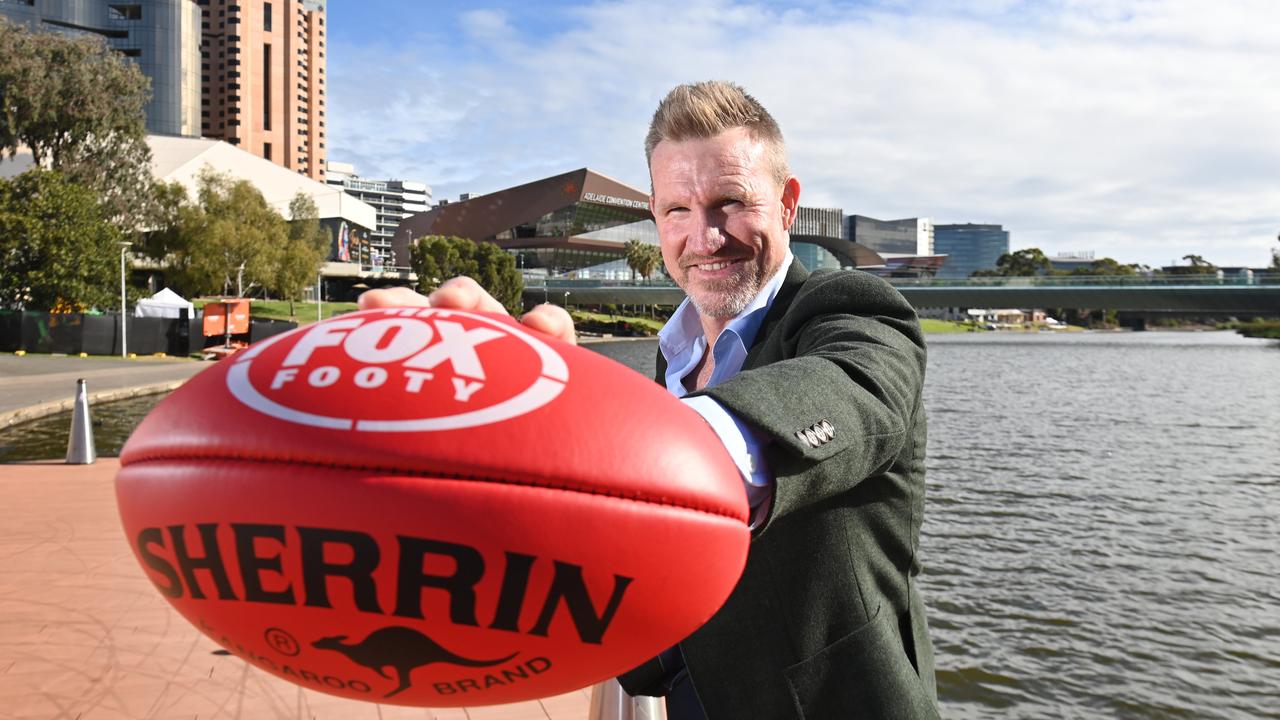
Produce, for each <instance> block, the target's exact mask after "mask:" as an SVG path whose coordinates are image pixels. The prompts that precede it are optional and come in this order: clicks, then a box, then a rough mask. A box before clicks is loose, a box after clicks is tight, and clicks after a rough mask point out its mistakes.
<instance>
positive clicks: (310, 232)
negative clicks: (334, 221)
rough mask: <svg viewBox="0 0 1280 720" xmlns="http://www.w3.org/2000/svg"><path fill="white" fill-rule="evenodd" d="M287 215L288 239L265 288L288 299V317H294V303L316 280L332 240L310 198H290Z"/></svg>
mask: <svg viewBox="0 0 1280 720" xmlns="http://www.w3.org/2000/svg"><path fill="white" fill-rule="evenodd" d="M289 216H290V218H291V220H290V221H289V231H288V237H287V238H286V240H285V243H284V244H283V245H282V246H280V247H279V248H278V250H277V252H276V257H275V262H274V265H275V268H274V269H275V272H274V274H273V277H272V279H271V282H270V283H269V284H268V287H269V288H270V289H271V291H272V292H274V293H276V294H277V295H280V296H281V297H284V298H287V299H288V300H289V314H290V315H293V314H294V313H293V301H294V300H296V299H297V298H298V297H299V296H300V295H302V289H303V288H305V287H306V286H307V285H309V284H310V283H311V281H312V280H314V279H315V277H316V273H318V272H319V271H320V266H321V265H323V264H324V260H325V258H326V257H328V256H329V246H330V244H331V241H330V239H329V233H328V231H326V230H325V229H324V228H323V227H321V226H320V213H319V211H318V210H317V209H316V203H315V201H314V200H312V199H311V197H310V196H309V195H306V194H304V193H302V192H299V193H298V194H297V195H294V196H293V200H291V201H290V202H289Z"/></svg>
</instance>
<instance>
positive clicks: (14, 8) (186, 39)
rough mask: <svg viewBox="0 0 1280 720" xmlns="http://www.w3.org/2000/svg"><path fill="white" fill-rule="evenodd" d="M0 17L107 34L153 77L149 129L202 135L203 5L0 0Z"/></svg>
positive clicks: (168, 0) (40, 28)
mask: <svg viewBox="0 0 1280 720" xmlns="http://www.w3.org/2000/svg"><path fill="white" fill-rule="evenodd" d="M0 17H3V18H4V19H5V20H8V21H9V22H12V23H15V24H21V25H26V26H27V27H28V28H30V29H31V30H34V31H36V32H56V33H61V34H64V35H70V36H90V37H99V38H102V39H104V40H105V41H106V43H107V45H108V46H109V47H111V49H113V50H115V51H116V52H118V53H120V54H121V55H123V56H125V57H126V58H128V59H129V60H130V61H132V62H133V63H135V64H136V65H137V66H138V69H140V70H141V71H142V74H143V75H146V76H147V77H148V78H150V79H151V100H150V101H149V102H148V103H147V104H146V108H145V109H146V114H147V132H148V133H151V134H157V135H181V136H184V137H199V136H200V7H199V6H198V5H196V4H195V2H193V1H192V0H132V1H131V2H104V0H0Z"/></svg>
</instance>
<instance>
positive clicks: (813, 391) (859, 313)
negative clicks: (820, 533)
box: [703, 271, 925, 532]
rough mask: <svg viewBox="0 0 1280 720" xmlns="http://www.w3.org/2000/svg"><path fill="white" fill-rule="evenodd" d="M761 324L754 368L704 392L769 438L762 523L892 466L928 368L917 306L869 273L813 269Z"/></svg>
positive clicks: (909, 431) (912, 419) (910, 425)
mask: <svg viewBox="0 0 1280 720" xmlns="http://www.w3.org/2000/svg"><path fill="white" fill-rule="evenodd" d="M765 329H767V331H768V332H767V335H766V336H765V337H764V338H762V339H760V340H759V343H762V344H761V345H760V347H759V348H758V353H759V355H758V357H757V358H755V359H754V360H753V359H752V358H751V357H749V358H748V364H747V367H748V368H749V369H745V370H743V371H742V372H740V373H739V374H738V375H736V376H734V377H733V378H730V379H729V380H727V381H725V382H724V383H721V384H719V385H717V386H715V387H713V388H708V389H706V390H705V391H703V392H705V394H707V395H709V396H711V397H712V398H714V399H715V400H717V401H718V402H720V403H721V404H722V405H724V406H725V407H726V408H728V409H729V410H730V411H732V412H733V413H735V414H736V415H737V416H738V417H740V418H742V419H743V420H745V421H747V422H748V423H750V424H751V425H752V426H754V427H755V428H757V429H759V430H760V431H761V432H762V433H763V434H764V435H765V436H767V437H768V438H769V439H770V440H771V442H770V444H769V445H768V446H767V448H766V457H767V459H768V462H769V465H770V467H771V468H772V470H773V472H774V477H775V481H776V490H775V494H774V500H773V508H772V511H771V513H770V517H769V520H768V521H767V523H766V525H765V526H764V527H762V528H760V529H759V532H764V531H765V530H766V529H767V526H768V524H771V523H772V522H773V520H774V519H776V518H778V517H781V516H783V515H786V514H787V513H789V512H792V511H794V510H795V509H796V508H799V507H803V506H805V505H809V504H814V503H820V502H822V501H823V500H826V499H828V498H830V497H832V496H834V495H837V494H840V493H842V492H845V491H847V490H849V489H850V488H852V487H853V486H855V485H857V484H858V483H859V482H861V481H862V480H863V479H865V478H867V477H870V476H872V475H875V474H877V473H881V472H885V471H886V470H887V469H889V468H890V467H891V466H892V465H893V463H894V462H895V459H896V458H897V457H898V455H899V453H901V452H902V450H903V448H904V446H905V445H906V444H907V443H908V442H909V441H910V439H911V436H912V434H913V433H914V432H915V423H916V422H917V417H916V416H917V414H918V413H919V407H920V402H919V401H920V395H921V392H922V389H923V385H924V370H925V344H924V337H923V335H922V333H921V331H920V326H919V322H918V321H917V319H916V314H915V311H914V310H913V309H912V308H911V306H910V304H908V303H907V301H906V300H905V299H903V297H902V296H901V295H900V294H899V293H898V292H897V291H896V290H894V289H893V288H892V287H891V286H890V285H889V284H888V283H886V282H884V281H883V280H880V279H879V278H876V277H874V276H872V275H869V274H866V273H860V272H849V271H841V272H832V273H815V274H814V275H813V276H812V277H811V278H810V280H809V281H808V282H807V283H806V284H805V286H804V288H802V289H801V291H800V292H799V293H798V294H797V296H796V298H795V299H794V300H793V301H792V303H791V306H790V307H789V308H788V309H787V310H786V312H785V313H784V314H783V316H782V318H781V320H780V321H779V322H778V323H777V324H776V325H775V326H773V327H770V328H765ZM762 330H763V329H762ZM920 421H923V419H922V418H920Z"/></svg>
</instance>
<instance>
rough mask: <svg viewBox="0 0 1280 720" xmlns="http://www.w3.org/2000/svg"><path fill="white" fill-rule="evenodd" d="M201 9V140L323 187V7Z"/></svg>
mask: <svg viewBox="0 0 1280 720" xmlns="http://www.w3.org/2000/svg"><path fill="white" fill-rule="evenodd" d="M197 2H198V4H199V5H200V9H201V18H200V28H201V32H202V39H203V40H202V43H201V46H200V56H201V65H200V86H201V97H200V104H201V109H200V115H201V118H200V119H201V125H200V127H201V134H203V135H204V136H205V137H210V138H218V139H220V140H225V141H227V142H229V143H231V144H232V145H236V146H238V147H239V148H241V149H242V150H246V151H248V152H251V153H253V154H254V155H257V156H258V157H261V158H266V159H267V160H270V161H272V162H274V163H276V164H278V165H283V166H284V167H287V168H289V169H290V170H295V171H297V172H299V173H301V174H303V175H306V176H308V177H310V178H312V179H314V180H319V181H322V182H323V181H324V165H325V155H326V153H325V122H324V120H325V77H324V76H325V73H324V68H325V59H324V58H325V32H324V17H325V0H197Z"/></svg>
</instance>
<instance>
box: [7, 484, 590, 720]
mask: <svg viewBox="0 0 1280 720" xmlns="http://www.w3.org/2000/svg"><path fill="white" fill-rule="evenodd" d="M118 468H119V465H118V463H117V461H116V460H114V459H102V460H99V461H98V462H97V463H95V464H93V465H75V466H73V465H63V464H60V463H52V462H49V463H20V464H8V465H2V464H0V508H4V512H3V513H0V717H4V718H12V720H51V719H53V718H65V719H66V720H153V719H154V720H168V719H169V718H174V719H178V718H181V719H182V720H214V719H216V718H241V719H247V720H258V719H260V718H263V719H270V720H293V719H296V720H325V719H326V718H333V719H334V720H363V719H364V718H369V719H370V720H375V719H376V720H398V719H401V718H406V719H407V718H414V719H415V720H432V719H435V720H464V719H465V720H586V718H587V715H588V705H589V703H590V695H589V692H588V691H587V690H578V691H574V692H571V693H568V694H565V695H559V696H556V697H552V698H547V699H543V700H538V701H533V702H525V703H518V704H514V705H500V706H493V707H484V708H450V709H436V710H428V709H423V708H405V707H399V706H395V705H376V704H373V703H365V702H360V701H356V700H346V699H342V698H337V697H333V696H330V695H325V694H323V693H319V692H315V691H312V690H307V689H304V688H301V687H299V686H297V685H293V684H292V683H289V682H287V681H285V680H281V679H278V678H276V677H275V676H273V675H270V674H268V673H265V672H262V671H260V670H258V669H256V668H254V667H252V666H250V665H249V664H247V663H245V662H243V661H241V660H240V659H238V658H236V657H234V656H229V655H219V654H215V651H216V650H220V647H219V646H218V645H217V644H216V643H215V642H213V641H212V640H210V639H208V638H207V637H205V636H204V635H202V634H201V633H200V632H199V631H197V630H196V629H195V628H194V627H193V626H191V625H190V624H189V623H187V621H186V620H184V619H183V618H182V617H181V616H179V615H178V614H177V612H175V611H174V610H173V609H172V608H171V607H170V606H169V605H168V603H167V602H165V600H164V598H163V597H161V595H160V593H159V592H157V591H156V589H155V588H154V587H153V586H152V585H151V583H150V582H148V581H147V579H146V577H145V576H144V575H143V572H142V570H141V568H139V566H138V563H137V561H136V560H135V559H134V557H133V554H132V552H131V551H130V550H129V546H128V543H127V541H126V539H125V537H124V533H123V532H122V531H121V529H120V520H119V517H118V515H117V514H116V503H115V492H114V488H113V478H114V477H115V474H116V470H117V469H118Z"/></svg>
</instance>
